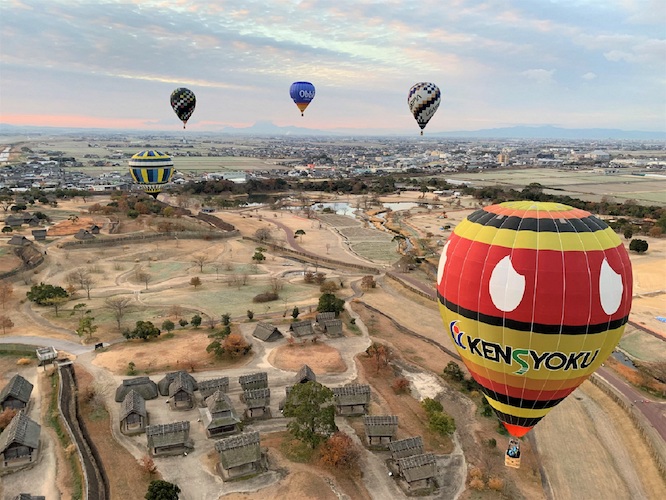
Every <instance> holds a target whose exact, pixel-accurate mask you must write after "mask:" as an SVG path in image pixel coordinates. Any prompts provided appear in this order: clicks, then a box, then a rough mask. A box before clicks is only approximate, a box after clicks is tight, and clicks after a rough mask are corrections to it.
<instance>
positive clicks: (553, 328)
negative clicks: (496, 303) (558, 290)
mask: <svg viewBox="0 0 666 500" xmlns="http://www.w3.org/2000/svg"><path fill="white" fill-rule="evenodd" d="M437 298H438V299H439V303H440V304H442V305H443V306H444V307H446V308H447V309H449V310H450V311H453V312H454V313H456V314H459V315H460V316H463V317H464V318H468V319H471V320H474V321H478V322H479V323H485V324H486V325H492V326H503V327H505V328H510V329H511V330H517V331H519V332H534V333H543V334H546V335H560V334H561V335H592V334H595V333H604V332H606V331H608V330H615V329H616V328H620V327H621V326H622V325H624V324H625V323H626V322H627V321H629V316H624V317H622V318H620V319H614V320H612V321H607V322H606V323H599V324H596V325H547V324H543V323H529V322H527V321H517V320H515V319H509V318H503V317H501V316H491V315H489V314H482V313H480V312H478V311H472V310H471V309H465V308H464V307H460V306H459V305H457V304H454V303H453V302H451V301H450V300H447V299H445V298H444V297H442V295H441V294H440V293H439V292H437Z"/></svg>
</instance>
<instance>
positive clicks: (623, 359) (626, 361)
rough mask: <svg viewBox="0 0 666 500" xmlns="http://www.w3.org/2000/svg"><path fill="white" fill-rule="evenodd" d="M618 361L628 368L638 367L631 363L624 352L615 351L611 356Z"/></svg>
mask: <svg viewBox="0 0 666 500" xmlns="http://www.w3.org/2000/svg"><path fill="white" fill-rule="evenodd" d="M611 356H613V357H614V358H615V359H616V360H618V361H619V362H620V363H622V364H623V365H624V366H628V367H629V368H634V369H635V368H636V365H635V364H634V363H633V361H631V359H630V358H629V356H627V355H626V354H624V353H623V352H620V351H613V354H611Z"/></svg>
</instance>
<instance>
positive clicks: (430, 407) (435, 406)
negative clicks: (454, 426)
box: [421, 398, 444, 415]
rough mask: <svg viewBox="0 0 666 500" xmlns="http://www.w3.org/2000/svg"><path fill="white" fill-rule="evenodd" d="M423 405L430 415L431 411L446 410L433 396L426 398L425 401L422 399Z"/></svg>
mask: <svg viewBox="0 0 666 500" xmlns="http://www.w3.org/2000/svg"><path fill="white" fill-rule="evenodd" d="M421 406H422V407H423V409H424V410H425V411H426V413H427V414H428V415H430V414H431V413H435V412H441V411H444V407H443V406H442V403H440V402H439V401H437V400H436V399H432V398H425V399H424V400H423V401H421Z"/></svg>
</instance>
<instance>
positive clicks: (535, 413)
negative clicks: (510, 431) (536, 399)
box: [486, 395, 552, 418]
mask: <svg viewBox="0 0 666 500" xmlns="http://www.w3.org/2000/svg"><path fill="white" fill-rule="evenodd" d="M486 399H487V400H488V404H490V406H492V407H493V408H495V409H496V410H497V411H500V412H502V413H505V414H507V415H512V416H514V417H521V418H542V417H544V416H546V414H547V413H548V412H549V411H550V410H552V408H541V409H538V410H533V409H531V408H520V407H519V406H511V405H507V404H504V403H500V402H499V401H495V400H494V399H493V398H491V397H490V396H488V395H486Z"/></svg>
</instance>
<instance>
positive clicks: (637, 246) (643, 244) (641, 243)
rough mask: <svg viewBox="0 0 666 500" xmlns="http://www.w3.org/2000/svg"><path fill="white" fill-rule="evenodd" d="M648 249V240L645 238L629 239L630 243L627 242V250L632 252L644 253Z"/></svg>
mask: <svg viewBox="0 0 666 500" xmlns="http://www.w3.org/2000/svg"><path fill="white" fill-rule="evenodd" d="M647 249H648V242H647V241H645V240H639V239H636V240H631V243H629V250H631V251H632V252H636V253H644V252H647Z"/></svg>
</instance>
